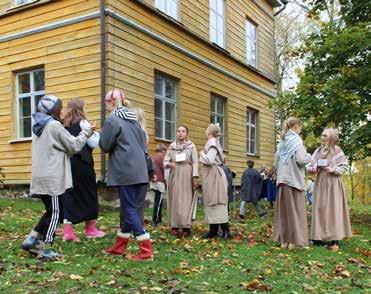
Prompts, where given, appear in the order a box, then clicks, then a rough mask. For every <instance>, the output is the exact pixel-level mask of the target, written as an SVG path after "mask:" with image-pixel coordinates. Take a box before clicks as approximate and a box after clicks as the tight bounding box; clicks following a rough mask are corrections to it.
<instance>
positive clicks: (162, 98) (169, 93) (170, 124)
mask: <svg viewBox="0 0 371 294" xmlns="http://www.w3.org/2000/svg"><path fill="white" fill-rule="evenodd" d="M175 128H176V81H174V80H172V79H170V78H168V77H165V76H163V75H160V74H155V136H156V138H158V139H163V140H167V141H173V140H175Z"/></svg>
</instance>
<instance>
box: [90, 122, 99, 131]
mask: <svg viewBox="0 0 371 294" xmlns="http://www.w3.org/2000/svg"><path fill="white" fill-rule="evenodd" d="M90 125H91V129H92V130H93V131H95V129H96V127H97V123H96V122H95V121H92V122H90Z"/></svg>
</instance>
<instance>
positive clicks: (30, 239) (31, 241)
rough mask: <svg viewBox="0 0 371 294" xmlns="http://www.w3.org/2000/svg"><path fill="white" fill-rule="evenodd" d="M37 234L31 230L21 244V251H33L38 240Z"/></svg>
mask: <svg viewBox="0 0 371 294" xmlns="http://www.w3.org/2000/svg"><path fill="white" fill-rule="evenodd" d="M39 235H40V234H39V233H38V232H36V231H34V230H32V231H31V233H30V234H29V235H28V236H27V238H26V239H25V240H24V241H23V243H22V249H23V250H26V251H29V250H32V249H35V248H36V246H37V243H38V240H39Z"/></svg>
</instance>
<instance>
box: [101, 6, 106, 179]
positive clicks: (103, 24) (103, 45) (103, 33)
mask: <svg viewBox="0 0 371 294" xmlns="http://www.w3.org/2000/svg"><path fill="white" fill-rule="evenodd" d="M99 3H100V35H101V39H100V68H101V77H100V84H101V85H100V89H101V90H100V123H101V127H102V126H103V124H104V120H105V113H106V106H105V104H104V96H105V95H106V7H105V0H100V1H99ZM100 174H101V176H100V182H102V183H105V181H106V156H105V154H104V152H103V151H101V154H100Z"/></svg>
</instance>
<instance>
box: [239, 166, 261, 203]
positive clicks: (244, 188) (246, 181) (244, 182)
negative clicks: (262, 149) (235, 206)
mask: <svg viewBox="0 0 371 294" xmlns="http://www.w3.org/2000/svg"><path fill="white" fill-rule="evenodd" d="M262 184H263V182H262V176H261V175H260V173H259V172H258V171H257V170H256V169H254V168H248V169H246V170H245V172H244V173H243V175H242V179H241V199H242V200H243V201H246V202H257V201H259V199H260V195H261V191H262Z"/></svg>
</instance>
